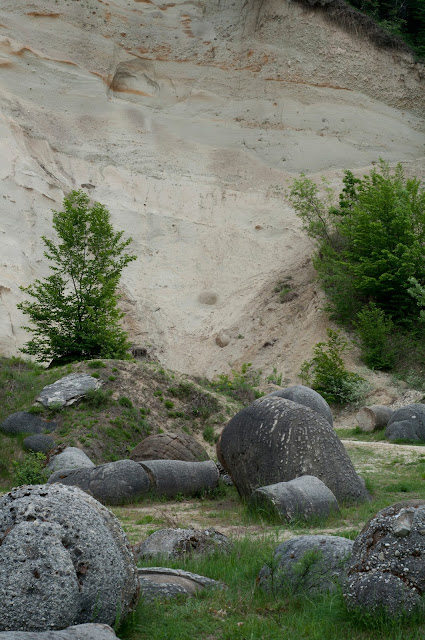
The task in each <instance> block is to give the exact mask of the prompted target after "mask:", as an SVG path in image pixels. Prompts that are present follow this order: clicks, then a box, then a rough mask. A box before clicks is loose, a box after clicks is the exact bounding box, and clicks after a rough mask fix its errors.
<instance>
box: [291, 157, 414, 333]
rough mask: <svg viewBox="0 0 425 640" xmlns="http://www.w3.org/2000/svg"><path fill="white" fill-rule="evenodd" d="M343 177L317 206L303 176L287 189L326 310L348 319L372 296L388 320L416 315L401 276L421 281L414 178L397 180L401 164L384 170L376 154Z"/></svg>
mask: <svg viewBox="0 0 425 640" xmlns="http://www.w3.org/2000/svg"><path fill="white" fill-rule="evenodd" d="M343 184H344V188H343V190H342V192H341V193H340V196H339V203H338V206H326V207H324V206H323V204H322V205H321V209H320V210H319V209H318V206H317V201H320V200H321V197H320V194H319V189H318V187H317V185H315V184H314V183H313V182H312V181H311V180H309V179H308V178H306V177H305V176H303V175H302V176H301V178H299V179H297V180H295V181H294V182H293V185H292V188H291V192H290V199H291V201H292V204H293V205H294V208H295V210H296V211H297V213H298V215H299V216H300V217H301V219H302V221H303V224H304V228H305V229H306V231H307V233H309V235H310V236H311V237H313V238H314V239H315V241H316V243H317V252H316V255H315V267H316V269H317V270H318V273H319V277H320V279H321V281H322V284H323V287H324V289H325V291H326V292H327V293H328V296H329V299H330V303H331V310H332V312H333V314H334V316H335V317H336V318H337V319H338V320H341V321H343V322H352V321H353V320H354V319H355V316H356V315H357V313H358V312H359V311H360V310H361V308H362V307H363V306H364V305H365V304H368V303H369V302H373V303H375V304H376V305H377V307H378V308H380V309H382V311H383V312H384V313H385V314H386V315H387V316H388V317H389V318H391V319H392V321H393V322H395V323H396V324H400V323H405V322H406V320H408V319H409V318H413V317H416V316H417V308H416V305H414V304H413V300H412V296H411V294H410V292H409V289H410V288H411V285H410V282H409V278H412V277H413V278H416V279H417V281H418V282H419V284H421V285H424V284H425V251H424V249H425V191H424V189H423V187H422V185H421V183H420V182H419V180H417V179H415V178H413V179H405V177H404V174H403V169H402V167H401V165H397V167H396V168H395V170H394V171H391V170H390V168H389V166H388V164H387V163H385V162H383V161H381V162H380V163H379V166H378V167H377V168H374V169H373V170H372V171H371V173H370V174H369V175H365V176H364V177H363V178H362V179H359V178H355V177H354V175H353V173H352V172H351V171H345V174H344V179H343ZM325 198H327V199H329V194H326V195H325ZM322 202H323V200H322ZM301 204H302V206H301ZM319 214H320V215H319Z"/></svg>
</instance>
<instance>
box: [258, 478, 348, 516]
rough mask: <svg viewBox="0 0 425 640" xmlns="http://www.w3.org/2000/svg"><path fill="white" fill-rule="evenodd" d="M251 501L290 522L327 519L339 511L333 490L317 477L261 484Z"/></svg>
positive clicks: (267, 511) (259, 507)
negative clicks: (262, 485)
mask: <svg viewBox="0 0 425 640" xmlns="http://www.w3.org/2000/svg"><path fill="white" fill-rule="evenodd" d="M250 503H251V505H253V506H255V508H256V509H260V510H263V511H265V512H266V513H268V514H275V515H277V516H278V517H280V518H281V519H282V520H285V521H287V522H292V521H294V520H295V521H297V520H312V519H313V520H314V519H320V518H327V517H328V516H329V514H330V513H332V512H335V511H338V510H339V507H338V502H337V500H336V498H335V496H334V494H333V493H332V491H331V490H330V489H328V487H327V486H326V485H325V484H323V482H322V481H321V480H319V478H316V477H315V476H300V477H299V478H295V479H294V480H290V481H289V482H278V483H277V484H271V485H268V486H267V487H260V488H258V489H256V490H255V491H254V492H253V493H252V495H251V498H250Z"/></svg>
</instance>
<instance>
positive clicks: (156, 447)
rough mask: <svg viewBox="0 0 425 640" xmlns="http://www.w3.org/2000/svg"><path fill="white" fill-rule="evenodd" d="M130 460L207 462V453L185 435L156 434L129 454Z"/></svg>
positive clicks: (191, 438) (143, 441) (190, 437)
mask: <svg viewBox="0 0 425 640" xmlns="http://www.w3.org/2000/svg"><path fill="white" fill-rule="evenodd" d="M130 460H135V461H136V462H139V461H140V460H184V461H185V462H202V461H203V460H209V456H208V453H207V452H206V451H205V449H204V448H203V447H202V446H201V445H200V444H199V442H198V441H197V440H195V438H193V437H192V436H189V435H188V434H186V433H179V434H177V433H157V434H153V435H151V436H148V437H147V438H145V439H144V440H142V442H140V443H139V444H138V445H137V447H135V448H134V449H133V451H132V452H131V453H130Z"/></svg>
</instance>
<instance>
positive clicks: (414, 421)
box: [385, 404, 425, 442]
mask: <svg viewBox="0 0 425 640" xmlns="http://www.w3.org/2000/svg"><path fill="white" fill-rule="evenodd" d="M385 437H386V438H388V440H413V441H416V442H425V405H423V404H408V405H407V406H406V407H401V409H397V411H394V413H393V414H392V416H391V418H390V419H389V421H388V425H387V428H386V429H385Z"/></svg>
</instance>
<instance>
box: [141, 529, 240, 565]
mask: <svg viewBox="0 0 425 640" xmlns="http://www.w3.org/2000/svg"><path fill="white" fill-rule="evenodd" d="M232 547H233V544H232V542H231V541H230V540H229V538H227V536H225V535H223V534H222V533H220V532H219V531H216V530H215V529H204V530H198V529H161V530H160V531H155V533H152V535H150V536H149V537H148V538H146V540H144V541H143V542H140V543H139V544H137V545H134V546H133V553H134V555H135V557H136V560H142V559H145V558H155V557H158V556H160V557H163V558H184V557H185V556H188V555H197V556H199V555H209V554H211V553H215V552H216V551H219V552H221V553H229V552H230V551H231V549H232Z"/></svg>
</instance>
